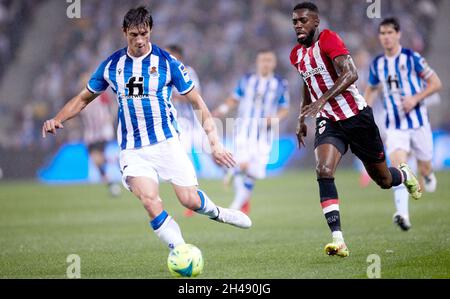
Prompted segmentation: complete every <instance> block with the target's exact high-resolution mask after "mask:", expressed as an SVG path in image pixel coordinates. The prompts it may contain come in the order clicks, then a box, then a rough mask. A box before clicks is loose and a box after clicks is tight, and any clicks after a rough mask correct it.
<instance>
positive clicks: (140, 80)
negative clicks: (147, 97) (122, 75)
mask: <svg viewBox="0 0 450 299" xmlns="http://www.w3.org/2000/svg"><path fill="white" fill-rule="evenodd" d="M125 86H126V87H127V91H128V93H127V96H129V97H136V98H142V97H143V96H144V77H130V79H128V83H127V84H126V85H125Z"/></svg>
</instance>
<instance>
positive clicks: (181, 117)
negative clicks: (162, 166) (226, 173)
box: [166, 44, 207, 217]
mask: <svg viewBox="0 0 450 299" xmlns="http://www.w3.org/2000/svg"><path fill="white" fill-rule="evenodd" d="M166 50H167V52H169V53H170V54H171V55H173V56H174V57H175V58H176V59H178V60H180V61H184V57H183V53H184V51H183V48H182V47H181V46H180V45H177V44H171V45H168V46H167V47H166ZM186 69H187V71H188V73H189V76H190V77H191V80H192V82H194V85H195V88H196V89H197V90H198V91H199V92H201V87H200V80H199V79H198V76H197V72H196V71H195V70H194V69H193V68H192V67H191V66H189V65H186ZM172 103H173V108H175V109H174V110H173V111H174V114H175V116H176V119H177V130H178V131H179V133H180V141H181V144H182V145H183V146H184V149H185V151H186V153H187V154H188V155H189V157H190V158H191V161H192V162H193V163H194V159H193V155H194V154H195V153H196V151H197V150H202V149H203V141H204V140H207V137H206V135H205V132H204V131H203V128H202V125H201V124H200V122H199V120H198V118H197V116H196V115H195V111H194V109H193V108H192V105H191V104H190V103H189V101H188V100H187V99H186V97H184V96H183V95H181V94H180V93H179V92H178V91H176V90H174V91H173V92H172ZM205 138H206V139H205ZM184 215H185V216H187V217H189V216H193V215H194V211H192V210H190V209H186V210H185V211H184Z"/></svg>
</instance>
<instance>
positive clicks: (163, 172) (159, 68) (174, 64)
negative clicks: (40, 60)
mask: <svg viewBox="0 0 450 299" xmlns="http://www.w3.org/2000/svg"><path fill="white" fill-rule="evenodd" d="M152 28H153V18H152V16H151V14H150V11H149V10H148V9H146V8H145V7H144V6H140V7H137V8H134V9H130V10H129V11H128V12H127V13H126V14H125V16H124V18H123V25H122V30H123V36H124V37H125V38H126V40H127V47H125V48H122V49H120V50H118V51H116V52H114V53H113V54H112V55H110V56H109V57H108V58H106V59H105V60H104V61H103V62H102V63H101V64H100V65H99V67H98V68H97V70H96V71H95V72H94V73H93V74H92V77H91V79H90V80H89V82H88V84H87V86H86V87H85V88H83V90H82V91H81V92H80V93H79V94H78V95H76V96H75V97H73V98H72V99H71V100H70V101H69V102H68V103H67V104H65V105H64V107H63V108H62V109H61V110H60V111H59V112H58V113H57V114H56V116H55V117H54V118H51V119H49V120H47V121H45V122H44V124H43V126H42V136H43V137H44V138H45V137H46V135H47V133H51V134H56V130H57V129H62V128H63V127H64V126H63V122H65V121H66V120H68V119H71V118H73V117H75V116H76V115H77V114H78V113H80V112H81V111H82V110H83V109H84V108H85V107H86V106H87V105H88V104H89V103H91V102H92V101H93V100H94V99H95V98H96V97H97V96H98V95H99V94H101V93H103V92H104V91H105V90H106V89H107V88H108V87H109V86H111V88H112V89H113V91H114V92H115V93H116V95H117V101H118V103H119V111H118V114H119V123H118V130H117V131H118V138H117V140H118V143H119V145H120V149H121V151H120V169H121V172H122V182H123V185H124V186H125V187H126V188H127V189H128V190H129V191H130V192H132V193H133V194H134V195H135V196H136V197H137V198H138V199H139V200H140V201H141V203H142V205H143V207H144V208H145V210H146V211H147V213H148V216H149V218H150V223H149V224H150V226H151V228H152V229H153V231H154V232H155V234H156V236H157V237H158V238H159V239H160V241H161V242H162V243H164V244H165V245H166V246H167V247H168V248H169V249H170V250H172V249H173V248H175V247H176V246H177V245H180V244H185V241H184V238H183V236H182V233H181V230H180V227H179V226H178V223H177V222H176V221H175V219H173V218H172V217H171V216H170V215H169V214H168V213H167V211H165V210H164V207H163V203H162V200H161V198H160V195H159V178H161V179H163V180H165V181H169V182H170V183H171V184H172V187H173V189H174V191H175V194H176V196H177V198H178V200H179V201H180V203H181V204H182V205H183V206H185V207H186V208H190V209H192V210H195V211H196V212H197V213H199V214H202V215H205V216H207V217H209V218H210V219H211V220H214V221H217V222H221V223H227V224H230V225H233V226H236V227H240V228H249V227H251V225H252V223H251V220H250V218H249V217H248V216H246V215H245V214H244V213H242V212H241V211H235V210H230V209H226V208H222V207H219V206H216V205H215V204H214V202H213V201H212V200H211V199H210V198H209V197H208V195H207V194H206V193H205V192H204V191H202V190H200V189H198V181H197V176H196V174H195V170H194V167H193V166H192V163H191V162H190V160H189V158H188V156H187V155H186V153H185V152H184V150H183V148H182V145H181V144H180V141H179V140H178V138H177V137H178V134H177V132H176V129H175V128H174V126H173V123H174V122H173V119H172V118H173V117H174V116H173V115H172V112H171V110H170V108H169V106H168V104H169V103H170V90H171V89H172V88H173V87H175V88H176V89H177V90H178V91H179V92H180V94H183V95H185V96H186V97H187V98H188V99H189V101H190V103H191V105H193V106H194V107H195V108H196V109H197V110H200V111H201V116H202V117H201V119H202V125H203V128H204V130H205V132H207V136H208V139H209V142H210V146H211V149H212V155H213V157H214V159H215V161H216V163H218V164H219V165H222V166H226V167H232V166H234V165H235V162H234V159H233V156H232V155H231V153H229V152H228V151H226V150H225V149H224V147H223V145H222V144H221V142H220V140H219V136H218V134H217V128H216V126H215V123H214V122H213V120H212V117H211V114H210V112H209V110H208V108H207V107H206V105H205V103H204V101H203V99H202V97H201V96H200V94H199V93H198V92H197V90H196V89H195V88H194V83H193V82H192V80H191V79H190V77H189V73H188V72H187V70H186V68H185V66H184V65H183V64H182V63H181V62H180V61H178V60H176V59H175V58H174V57H173V56H171V55H170V54H169V53H167V52H166V51H164V50H162V49H160V48H159V47H158V46H156V45H155V44H152V43H150V36H151V32H152ZM169 78H170V79H169Z"/></svg>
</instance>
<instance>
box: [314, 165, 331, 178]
mask: <svg viewBox="0 0 450 299" xmlns="http://www.w3.org/2000/svg"><path fill="white" fill-rule="evenodd" d="M316 174H317V178H319V179H324V178H333V177H334V173H333V169H332V168H331V167H329V166H328V165H326V164H318V165H317V166H316Z"/></svg>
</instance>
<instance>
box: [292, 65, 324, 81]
mask: <svg viewBox="0 0 450 299" xmlns="http://www.w3.org/2000/svg"><path fill="white" fill-rule="evenodd" d="M299 70H300V69H299ZM323 72H326V70H325V67H324V66H323V65H319V66H318V67H316V68H313V69H312V70H310V71H306V72H302V71H300V74H301V75H302V77H303V80H306V79H308V78H309V77H312V76H315V75H317V74H320V73H323Z"/></svg>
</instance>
